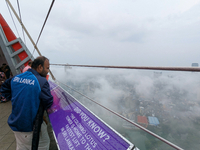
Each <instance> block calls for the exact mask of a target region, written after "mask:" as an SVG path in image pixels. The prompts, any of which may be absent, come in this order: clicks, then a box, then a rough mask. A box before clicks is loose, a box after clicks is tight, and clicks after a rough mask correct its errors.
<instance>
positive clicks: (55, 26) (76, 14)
mask: <svg viewBox="0 0 200 150" xmlns="http://www.w3.org/2000/svg"><path fill="white" fill-rule="evenodd" d="M10 2H11V3H12V4H13V6H14V8H15V9H16V11H17V12H18V8H17V1H16V0H10ZM19 3H20V10H21V15H22V21H23V23H24V25H25V26H26V28H27V30H28V31H29V32H30V35H31V36H32V37H33V39H34V41H36V40H37V37H38V35H39V32H40V30H41V27H42V25H43V22H44V20H45V17H46V14H47V12H48V10H49V7H50V5H51V1H50V0H42V1H41V0H34V1H30V0H29V1H27V0H19ZM0 13H1V14H2V15H3V16H4V18H5V19H6V21H7V22H8V24H9V25H10V26H11V28H12V30H13V31H14V32H15V34H16V36H17V37H18V34H17V32H16V29H15V28H14V25H13V22H12V19H11V17H10V14H9V11H8V8H7V6H6V2H5V1H2V2H1V4H0ZM15 23H16V25H17V29H18V32H19V34H20V37H21V38H22V39H23V35H22V32H21V30H22V29H21V27H20V25H19V23H18V22H17V20H16V19H15ZM26 44H27V47H28V48H29V50H30V51H31V53H32V51H33V46H32V45H31V43H30V42H28V38H27V37H26ZM38 48H39V49H40V51H41V53H42V54H43V55H45V56H47V57H48V58H49V59H50V61H51V63H69V64H87V65H123V66H191V63H193V62H197V63H200V57H199V56H200V0H162V1H160V0H151V1H149V0H104V1H103V0H95V1H93V0H84V1H83V0H76V1H74V0H56V1H55V3H54V6H53V8H52V11H51V13H50V16H49V19H48V21H47V24H46V26H45V28H44V31H43V34H42V36H41V38H40V41H39V43H38ZM34 56H35V57H36V56H38V55H37V53H36V52H35V53H34Z"/></svg>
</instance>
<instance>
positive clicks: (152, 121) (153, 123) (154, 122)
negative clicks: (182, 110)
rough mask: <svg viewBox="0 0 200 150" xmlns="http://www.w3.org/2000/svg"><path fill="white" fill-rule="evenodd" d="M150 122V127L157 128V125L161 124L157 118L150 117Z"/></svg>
mask: <svg viewBox="0 0 200 150" xmlns="http://www.w3.org/2000/svg"><path fill="white" fill-rule="evenodd" d="M148 120H149V125H153V126H157V125H159V124H160V122H159V121H158V118H157V117H151V116H149V117H148Z"/></svg>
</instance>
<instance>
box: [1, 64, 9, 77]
mask: <svg viewBox="0 0 200 150" xmlns="http://www.w3.org/2000/svg"><path fill="white" fill-rule="evenodd" d="M2 70H3V72H4V73H5V75H6V79H8V78H10V67H9V66H8V65H6V64H5V63H4V64H3V65H2Z"/></svg>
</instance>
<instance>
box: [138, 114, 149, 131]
mask: <svg viewBox="0 0 200 150" xmlns="http://www.w3.org/2000/svg"><path fill="white" fill-rule="evenodd" d="M137 122H138V124H139V125H141V126H143V127H144V128H147V126H148V120H147V117H145V116H137Z"/></svg>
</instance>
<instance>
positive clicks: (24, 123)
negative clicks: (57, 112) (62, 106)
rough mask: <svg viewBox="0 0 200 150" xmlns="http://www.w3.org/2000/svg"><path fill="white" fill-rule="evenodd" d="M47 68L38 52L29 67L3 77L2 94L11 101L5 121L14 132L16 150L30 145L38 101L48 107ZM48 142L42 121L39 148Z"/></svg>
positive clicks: (44, 147) (46, 147) (49, 98)
mask: <svg viewBox="0 0 200 150" xmlns="http://www.w3.org/2000/svg"><path fill="white" fill-rule="evenodd" d="M48 72H49V60H48V59H47V58H46V57H44V56H41V57H38V58H36V59H35V60H34V61H33V63H32V69H29V70H27V71H26V72H24V73H22V74H19V75H17V76H15V77H13V78H10V79H8V80H6V81H5V83H4V84H3V85H2V89H1V92H2V95H3V96H4V97H6V98H8V99H9V98H10V99H11V102H12V113H11V115H10V116H9V118H8V124H9V126H10V128H11V129H12V130H13V132H14V134H15V138H16V145H17V150H30V149H31V144H32V136H33V127H34V123H35V120H36V115H37V112H38V109H39V105H40V104H42V106H43V107H44V109H48V108H49V107H50V106H51V105H52V103H53V97H52V95H51V92H50V88H49V83H48V82H47V80H46V78H45V77H46V75H47V73H48ZM49 143H50V140H49V136H48V133H47V125H46V124H45V122H44V121H43V123H42V125H41V132H40V141H39V147H38V149H39V150H40V149H42V150H48V149H49Z"/></svg>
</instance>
